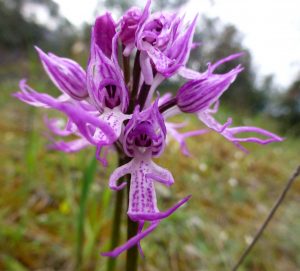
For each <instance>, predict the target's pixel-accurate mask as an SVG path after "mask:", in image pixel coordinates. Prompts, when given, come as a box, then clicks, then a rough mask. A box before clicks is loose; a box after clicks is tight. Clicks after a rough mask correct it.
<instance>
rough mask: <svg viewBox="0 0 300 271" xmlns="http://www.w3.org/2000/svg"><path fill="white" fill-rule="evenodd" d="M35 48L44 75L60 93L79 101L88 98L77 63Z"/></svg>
mask: <svg viewBox="0 0 300 271" xmlns="http://www.w3.org/2000/svg"><path fill="white" fill-rule="evenodd" d="M35 48H36V50H37V52H38V54H39V57H40V59H41V62H42V64H43V67H44V69H45V71H46V73H47V74H48V76H49V77H50V78H51V80H52V82H53V83H54V85H55V86H56V87H57V88H58V89H59V90H60V91H62V92H63V93H66V94H68V95H69V96H70V97H72V98H73V99H75V100H79V101H80V100H83V99H85V98H87V97H88V92H87V89H86V74H85V71H84V70H83V69H82V68H81V67H80V65H79V64H78V63H76V62H75V61H73V60H71V59H68V58H62V57H58V56H56V55H54V54H51V53H49V54H48V55H47V54H46V53H44V52H43V51H42V50H41V49H40V48H38V47H35Z"/></svg>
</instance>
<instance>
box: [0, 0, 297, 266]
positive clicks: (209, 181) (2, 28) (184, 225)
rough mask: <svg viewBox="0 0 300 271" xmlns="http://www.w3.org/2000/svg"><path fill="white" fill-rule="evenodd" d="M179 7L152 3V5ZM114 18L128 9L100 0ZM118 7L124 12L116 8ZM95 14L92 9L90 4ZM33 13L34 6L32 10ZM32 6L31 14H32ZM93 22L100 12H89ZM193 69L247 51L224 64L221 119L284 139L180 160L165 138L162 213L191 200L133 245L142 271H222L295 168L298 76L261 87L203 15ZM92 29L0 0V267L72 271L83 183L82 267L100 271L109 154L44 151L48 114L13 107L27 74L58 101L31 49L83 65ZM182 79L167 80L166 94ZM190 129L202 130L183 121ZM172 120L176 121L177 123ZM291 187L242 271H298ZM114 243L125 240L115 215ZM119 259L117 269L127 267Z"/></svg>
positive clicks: (219, 28) (24, 1)
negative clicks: (42, 17)
mask: <svg viewBox="0 0 300 271" xmlns="http://www.w3.org/2000/svg"><path fill="white" fill-rule="evenodd" d="M184 2H186V1H182V0H181V1H156V2H155V4H156V9H158V10H159V9H161V8H162V7H165V6H167V7H171V6H172V7H176V6H179V5H180V4H182V3H184ZM104 4H106V6H107V7H108V8H112V9H113V10H114V11H115V12H116V14H120V12H121V10H122V9H123V10H124V9H125V8H127V7H128V6H129V5H130V4H131V3H129V2H128V1H126V2H122V1H106V2H105V3H104ZM120 4H121V5H120ZM26 5H32V7H36V6H38V7H39V8H40V7H42V9H43V10H44V11H47V12H48V14H49V16H50V17H49V18H51V22H54V24H53V25H54V26H51V27H50V23H49V25H47V24H44V23H43V24H42V23H40V22H39V21H38V20H37V19H36V17H34V16H33V15H31V16H27V15H26V13H25V12H24V7H26ZM95 9H97V7H95ZM33 10H35V9H33ZM38 10H39V9H37V11H38ZM98 14H99V12H98ZM200 21H201V26H202V27H201V31H200V30H198V31H197V33H196V37H195V39H196V40H201V41H203V46H201V47H199V48H198V49H196V50H194V51H193V53H192V56H191V59H192V60H191V61H190V63H189V64H190V65H191V66H192V67H193V68H196V69H198V70H201V68H200V67H205V63H207V62H208V61H216V60H218V59H219V58H221V57H224V56H227V55H229V54H230V53H234V52H238V51H245V52H246V57H244V58H243V59H241V60H237V62H235V63H230V64H225V65H223V66H222V69H220V70H219V72H225V71H227V70H228V69H230V68H231V67H232V65H236V64H237V63H238V62H239V61H241V62H242V64H243V65H244V66H245V71H244V72H243V73H242V74H241V75H240V76H239V77H238V79H237V80H236V82H235V83H234V84H233V86H232V87H231V88H230V90H229V91H228V93H226V94H225V95H224V97H223V99H222V102H221V108H220V112H219V113H218V119H219V120H221V121H224V120H226V119H227V117H228V116H232V117H233V119H234V125H255V126H259V127H263V128H265V129H268V130H270V131H272V132H275V133H278V134H280V135H281V136H284V137H285V138H286V140H285V141H284V142H283V143H276V144H271V145H268V146H266V147H262V146H256V145H254V144H247V145H246V147H247V148H248V149H249V150H250V151H251V153H250V154H249V155H245V154H244V153H242V152H241V151H239V150H237V149H235V147H234V146H233V145H232V144H230V143H228V142H226V141H225V140H224V138H222V137H221V136H219V135H218V134H215V133H213V132H210V133H208V134H207V135H204V136H201V137H195V138H191V139H189V140H188V146H189V149H190V150H191V153H192V157H190V158H186V157H184V156H183V155H182V154H181V153H180V151H179V147H178V145H177V143H176V142H174V141H170V144H169V146H168V148H167V149H166V151H165V153H164V154H163V155H162V156H161V157H160V158H159V159H158V161H157V162H158V163H159V164H160V165H162V166H164V167H166V168H168V169H170V170H171V172H172V173H173V175H174V177H175V180H176V183H175V185H174V186H173V187H172V188H165V187H163V186H159V185H157V187H156V188H157V194H158V199H159V207H160V209H161V210H164V209H166V208H168V207H169V206H171V205H172V204H174V202H176V201H177V200H179V199H180V198H182V197H184V196H186V195H187V194H191V193H192V194H193V197H192V199H191V200H190V201H189V203H188V204H187V205H186V206H185V207H183V208H181V209H180V210H178V211H177V212H176V213H174V214H173V215H172V216H171V217H170V218H168V219H167V220H165V221H163V222H162V223H161V224H160V226H159V227H158V229H157V230H156V231H155V232H154V233H153V234H151V235H150V236H149V237H147V238H146V239H145V240H144V241H143V242H142V246H143V248H144V251H145V253H146V259H144V260H140V262H139V270H141V271H156V270H157V271H158V270H172V271H185V270H189V271H205V270H209V271H219V270H222V271H223V270H230V268H231V267H232V266H233V265H234V263H235V262H236V261H237V259H238V257H239V256H240V255H241V253H242V251H243V249H244V248H245V247H246V246H247V245H248V244H249V243H250V242H251V239H252V236H253V235H254V234H255V232H256V230H257V229H258V228H259V226H260V225H261V223H262V221H263V220H264V218H265V217H266V215H267V214H268V212H269V210H270V208H271V206H272V205H273V203H274V201H275V199H276V198H277V196H278V195H279V193H280V191H281V190H282V188H283V186H284V184H285V182H286V179H287V178H288V177H289V175H290V174H291V172H292V171H293V170H294V169H295V168H296V166H297V164H299V161H300V159H299V151H300V139H299V133H300V121H299V120H300V83H299V82H300V78H299V79H296V80H295V81H294V82H291V83H290V85H289V86H288V87H287V88H286V89H279V88H278V87H277V86H276V85H274V83H273V80H272V76H267V77H265V78H264V80H262V81H261V82H260V84H258V83H257V82H256V80H255V78H256V76H257V74H256V72H255V69H254V67H253V66H254V65H253V61H252V56H251V54H250V51H249V50H248V49H247V48H245V47H244V45H243V43H242V39H241V38H240V33H239V30H238V29H237V28H236V27H235V26H233V25H225V24H222V22H220V21H218V20H217V19H211V18H207V17H206V18H205V17H202V18H201V19H200ZM89 34H90V25H87V24H86V25H83V26H82V27H81V28H78V27H75V26H73V25H72V24H71V23H70V22H68V20H67V19H66V18H64V16H63V14H61V13H60V12H59V7H58V5H57V4H56V3H55V2H52V1H51V0H43V1H37V0H0V63H1V66H0V80H1V81H0V87H1V92H0V95H1V96H0V97H1V99H0V108H1V109H0V114H1V115H0V129H1V130H0V135H1V145H0V161H1V175H0V184H1V187H0V270H1V271H2V270H3V271H25V270H39V271H52V270H67V271H68V270H74V263H75V261H76V247H77V245H78V244H77V241H78V240H77V235H76V234H77V225H78V210H79V204H80V194H81V189H82V186H83V184H86V183H87V182H90V183H91V187H90V192H89V195H88V198H87V202H86V204H87V205H86V221H85V228H84V242H83V244H82V249H83V268H82V270H97V271H101V270H106V261H107V259H106V258H103V257H101V256H100V252H101V251H106V250H108V247H109V237H110V233H111V228H112V224H111V223H112V213H113V201H114V198H115V193H112V192H111V191H110V190H109V189H108V187H107V182H108V177H109V175H110V173H111V172H112V171H113V170H114V168H115V167H116V166H117V156H116V154H114V153H111V155H110V160H109V166H108V168H103V167H102V166H101V165H100V164H96V163H95V161H94V158H93V157H94V152H95V150H94V149H93V148H90V149H87V150H83V151H81V152H79V153H77V154H64V153H59V152H54V151H49V150H47V144H48V143H49V142H48V140H47V130H46V128H45V125H44V122H43V118H44V116H45V114H48V115H50V116H53V115H56V114H55V113H53V112H48V111H46V110H41V109H36V108H31V107H30V106H28V105H26V104H23V103H21V102H19V101H17V100H16V99H14V98H13V97H12V96H11V94H12V93H14V92H16V91H18V82H19V80H20V79H22V78H24V77H25V78H28V79H29V83H30V85H32V86H33V87H34V88H35V89H37V90H38V91H40V92H47V93H50V94H52V95H58V93H59V92H58V90H56V89H55V87H54V86H53V85H52V83H51V82H50V80H49V79H48V78H47V76H46V75H45V73H44V72H43V69H42V67H41V64H40V63H39V61H38V58H37V56H36V53H35V51H34V49H33V45H39V46H40V47H41V48H43V49H44V50H46V51H47V50H49V51H52V52H54V53H55V54H58V55H61V56H62V55H64V56H67V57H71V58H74V59H75V60H77V61H78V62H80V63H81V64H82V65H83V67H85V65H86V62H87V57H88V48H89ZM180 83H181V81H180V80H179V79H176V80H172V81H170V82H168V83H166V84H164V85H163V86H162V88H161V91H162V92H163V91H173V92H175V91H176V89H177V88H178V86H179V84H180ZM187 119H188V121H189V124H190V125H189V128H192V129H198V128H199V127H200V126H201V124H200V123H199V121H197V120H196V119H194V118H192V117H189V116H187ZM182 120H183V117H182V118H177V119H175V121H182ZM299 195H300V182H299V181H298V182H296V183H295V184H294V186H293V187H292V190H291V191H290V192H289V194H288V197H287V199H286V201H285V202H284V204H283V205H282V206H281V208H280V209H279V211H278V213H277V214H276V216H275V218H274V219H273V221H272V222H271V224H270V226H269V227H268V228H267V230H266V232H265V234H264V235H263V237H262V238H261V239H260V241H259V242H258V244H257V245H256V246H255V248H254V250H253V251H252V253H251V254H250V255H249V256H248V258H247V260H246V261H245V263H244V265H243V266H242V267H241V268H240V270H251V271H265V270H266V271H274V270H284V271H296V270H300V255H299V251H300V216H299V203H300V197H299ZM123 222H124V223H123V227H122V241H125V238H126V212H125V210H124V215H123ZM124 262H125V256H124V255H121V256H120V257H119V258H118V265H117V270H124Z"/></svg>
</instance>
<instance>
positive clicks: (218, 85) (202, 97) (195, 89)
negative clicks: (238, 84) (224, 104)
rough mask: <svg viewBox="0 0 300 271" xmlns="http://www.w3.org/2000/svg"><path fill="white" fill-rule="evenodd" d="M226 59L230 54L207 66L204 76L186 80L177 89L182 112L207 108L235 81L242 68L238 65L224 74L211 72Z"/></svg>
mask: <svg viewBox="0 0 300 271" xmlns="http://www.w3.org/2000/svg"><path fill="white" fill-rule="evenodd" d="M235 56H236V55H235ZM228 59H233V58H232V56H230V57H228V58H226V59H224V60H221V61H219V62H217V63H216V64H214V65H212V66H211V67H210V68H209V70H208V72H207V76H206V77H202V78H200V79H197V80H191V81H188V82H187V83H185V84H184V85H183V86H182V87H181V88H180V89H179V90H178V93H177V105H178V107H179V108H180V110H181V111H182V112H186V113H195V112H200V111H202V110H205V109H207V108H209V107H210V106H211V105H212V104H213V103H215V102H216V101H217V100H218V99H219V98H220V96H221V95H222V94H223V93H224V92H225V91H226V90H227V89H228V87H229V86H230V85H231V84H232V83H233V82H234V81H235V79H236V77H237V75H238V74H239V73H240V72H241V71H242V70H243V68H242V67H240V66H237V67H236V68H234V69H232V70H231V71H229V72H228V73H226V74H212V73H211V72H212V71H213V70H214V69H215V68H216V67H217V66H219V65H220V64H221V63H224V62H225V60H227V61H228Z"/></svg>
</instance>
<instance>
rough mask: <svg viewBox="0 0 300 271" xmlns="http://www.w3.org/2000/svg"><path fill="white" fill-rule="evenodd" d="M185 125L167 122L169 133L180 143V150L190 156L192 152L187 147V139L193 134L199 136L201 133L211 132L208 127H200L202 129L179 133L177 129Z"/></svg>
mask: <svg viewBox="0 0 300 271" xmlns="http://www.w3.org/2000/svg"><path fill="white" fill-rule="evenodd" d="M183 125H184V123H170V122H166V127H167V131H168V135H171V136H172V137H173V138H174V139H175V140H176V141H177V142H178V143H179V146H180V150H181V152H182V153H183V154H184V155H186V156H190V152H189V150H188V148H187V144H186V142H185V140H186V139H187V138H189V137H192V136H199V135H203V134H206V133H208V132H209V130H208V129H200V130H195V131H189V132H186V133H179V132H178V131H177V129H178V128H182V127H183Z"/></svg>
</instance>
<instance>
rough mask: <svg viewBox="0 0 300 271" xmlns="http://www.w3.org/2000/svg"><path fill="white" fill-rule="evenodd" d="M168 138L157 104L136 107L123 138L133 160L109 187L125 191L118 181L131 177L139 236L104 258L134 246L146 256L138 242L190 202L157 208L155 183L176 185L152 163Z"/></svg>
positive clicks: (131, 212) (132, 215)
mask: <svg viewBox="0 0 300 271" xmlns="http://www.w3.org/2000/svg"><path fill="white" fill-rule="evenodd" d="M165 137H166V127H165V124H164V120H163V118H162V115H161V114H160V113H159V111H158V105H157V102H155V103H154V104H153V106H152V107H150V108H148V109H147V110H145V111H142V112H139V109H138V107H137V108H136V110H135V112H134V114H133V116H132V118H131V119H130V121H129V122H128V124H127V126H126V128H125V132H124V138H123V146H124V151H125V153H126V154H127V155H128V156H129V157H132V160H131V161H130V162H129V163H127V164H125V165H123V166H121V167H119V168H117V169H116V170H115V171H114V172H113V173H112V175H111V177H110V180H109V187H110V188H111V189H113V190H121V189H123V188H124V187H125V186H126V185H127V184H126V183H122V184H120V185H118V184H117V181H118V180H119V179H120V178H121V177H122V176H124V175H126V174H130V175H131V181H130V192H129V207H128V212H127V214H128V216H129V217H130V219H131V220H133V221H136V222H138V223H139V232H138V234H137V235H136V236H134V237H133V238H132V239H130V240H128V241H127V242H126V243H125V244H124V245H122V246H120V247H118V248H116V249H114V250H113V251H110V252H106V253H102V255H104V256H110V257H117V256H118V255H119V254H120V253H122V252H123V251H125V250H127V249H129V248H131V247H132V246H134V245H138V246H139V250H140V253H141V254H142V255H143V252H142V249H141V247H140V244H139V242H140V241H141V240H142V239H143V238H145V237H146V236H147V235H148V234H149V233H150V232H152V231H153V230H154V229H155V228H156V227H157V226H158V224H159V223H160V220H162V219H164V218H166V217H168V216H170V215H171V214H172V213H173V212H175V211H176V210H177V209H178V208H179V207H180V206H182V205H183V204H184V203H185V202H187V201H188V200H189V198H190V196H188V197H186V198H184V199H182V200H181V201H179V202H178V203H177V204H176V205H174V206H173V207H172V208H170V209H169V210H167V211H165V212H160V211H159V210H158V208H157V200H156V194H155V189H154V181H157V182H160V183H163V184H165V185H167V186H170V185H172V184H173V183H174V179H173V176H172V174H171V173H170V172H169V171H168V170H166V169H164V168H161V167H160V166H158V165H156V164H155V163H154V162H153V161H152V157H158V156H159V155H160V154H161V153H162V152H163V150H164V147H165ZM146 221H149V222H150V226H149V228H147V229H146V230H145V231H142V229H143V227H144V224H145V222H146Z"/></svg>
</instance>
